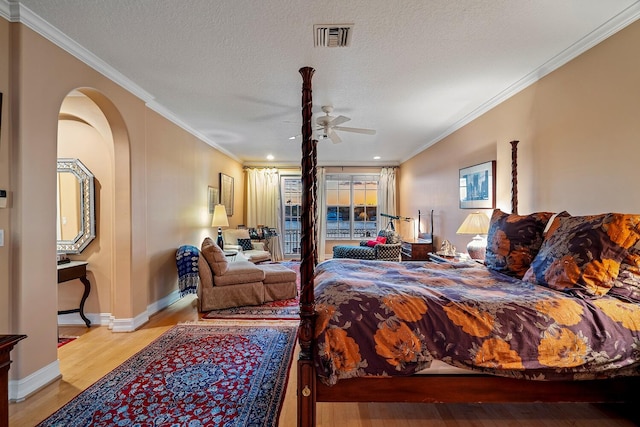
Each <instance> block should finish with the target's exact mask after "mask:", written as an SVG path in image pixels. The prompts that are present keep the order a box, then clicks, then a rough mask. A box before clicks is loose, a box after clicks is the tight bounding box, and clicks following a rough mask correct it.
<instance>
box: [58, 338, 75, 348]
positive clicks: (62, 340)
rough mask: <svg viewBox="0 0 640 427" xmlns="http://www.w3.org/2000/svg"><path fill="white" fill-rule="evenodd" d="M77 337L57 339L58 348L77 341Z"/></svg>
mask: <svg viewBox="0 0 640 427" xmlns="http://www.w3.org/2000/svg"><path fill="white" fill-rule="evenodd" d="M77 338H78V337H62V336H61V337H59V338H58V348H60V347H62V346H63V345H65V344H69V343H70V342H71V341H73V340H75V339H77Z"/></svg>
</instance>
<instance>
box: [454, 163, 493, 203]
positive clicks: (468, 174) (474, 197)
mask: <svg viewBox="0 0 640 427" xmlns="http://www.w3.org/2000/svg"><path fill="white" fill-rule="evenodd" d="M495 175H496V162H495V160H492V161H490V162H486V163H480V164H479V165H475V166H469V167H468V168H463V169H460V209H494V208H495V207H496V182H495V179H494V177H495Z"/></svg>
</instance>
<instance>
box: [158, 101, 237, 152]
mask: <svg viewBox="0 0 640 427" xmlns="http://www.w3.org/2000/svg"><path fill="white" fill-rule="evenodd" d="M147 107H149V108H150V109H151V110H153V111H155V112H156V113H158V114H160V115H161V116H163V117H164V118H165V119H167V120H169V121H170V122H172V123H174V124H175V125H177V126H180V127H181V128H182V129H184V130H185V131H187V132H189V133H190V134H191V135H193V136H195V137H196V138H198V139H200V140H202V141H203V142H205V143H207V144H209V145H210V146H211V147H213V148H215V149H216V150H218V151H220V152H221V153H223V154H226V155H227V156H229V157H231V158H232V159H233V160H235V161H236V162H238V163H242V160H241V159H240V158H239V157H238V156H236V155H235V154H233V153H232V152H230V151H229V150H227V149H226V148H222V147H220V146H219V145H218V144H216V143H215V142H214V141H212V140H211V139H209V138H207V136H205V135H204V134H202V133H201V132H199V131H197V130H196V129H194V128H192V127H191V126H189V125H188V124H187V123H185V122H184V121H183V120H182V119H180V118H178V116H176V115H175V114H173V113H172V112H171V111H169V110H167V109H166V108H165V107H164V106H163V105H161V104H159V103H157V102H155V101H151V102H147Z"/></svg>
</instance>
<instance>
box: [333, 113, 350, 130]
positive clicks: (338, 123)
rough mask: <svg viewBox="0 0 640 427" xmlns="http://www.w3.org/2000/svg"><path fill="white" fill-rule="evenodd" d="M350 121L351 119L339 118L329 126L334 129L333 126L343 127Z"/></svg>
mask: <svg viewBox="0 0 640 427" xmlns="http://www.w3.org/2000/svg"><path fill="white" fill-rule="evenodd" d="M349 120H351V119H350V118H349V117H345V116H338V117H336V118H335V119H333V120H331V121H330V122H329V126H331V127H333V126H337V125H341V124H342V123H345V122H348V121H349Z"/></svg>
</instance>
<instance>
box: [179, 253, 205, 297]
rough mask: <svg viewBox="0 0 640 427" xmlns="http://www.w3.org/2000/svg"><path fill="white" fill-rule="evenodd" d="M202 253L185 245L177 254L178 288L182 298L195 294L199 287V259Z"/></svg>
mask: <svg viewBox="0 0 640 427" xmlns="http://www.w3.org/2000/svg"><path fill="white" fill-rule="evenodd" d="M199 257H200V251H199V250H198V248H196V247H195V246H191V245H183V246H180V247H179V248H178V251H177V252H176V265H177V267H178V288H179V289H180V296H181V297H183V296H185V295H187V294H195V293H196V288H197V287H198V280H199V277H198V258H199Z"/></svg>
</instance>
